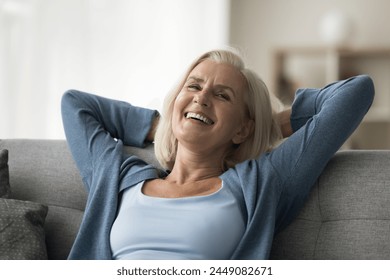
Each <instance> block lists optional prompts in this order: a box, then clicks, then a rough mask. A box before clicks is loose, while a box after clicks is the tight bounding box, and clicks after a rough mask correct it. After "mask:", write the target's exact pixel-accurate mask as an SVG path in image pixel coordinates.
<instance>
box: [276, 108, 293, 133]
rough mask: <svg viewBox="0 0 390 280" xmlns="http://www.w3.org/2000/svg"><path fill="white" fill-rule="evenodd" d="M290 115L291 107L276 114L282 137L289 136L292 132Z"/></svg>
mask: <svg viewBox="0 0 390 280" xmlns="http://www.w3.org/2000/svg"><path fill="white" fill-rule="evenodd" d="M290 117H291V108H289V109H287V110H284V111H282V112H279V113H278V114H276V121H277V122H278V124H279V126H280V130H281V132H282V135H283V138H286V137H289V136H291V135H292V134H293V130H292V127H291V121H290Z"/></svg>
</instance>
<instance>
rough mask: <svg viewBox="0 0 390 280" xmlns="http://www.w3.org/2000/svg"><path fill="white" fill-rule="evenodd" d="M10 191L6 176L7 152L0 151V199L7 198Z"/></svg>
mask: <svg viewBox="0 0 390 280" xmlns="http://www.w3.org/2000/svg"><path fill="white" fill-rule="evenodd" d="M9 191H10V187H9V174H8V150H6V149H3V150H0V197H8V195H9Z"/></svg>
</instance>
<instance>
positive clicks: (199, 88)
mask: <svg viewBox="0 0 390 280" xmlns="http://www.w3.org/2000/svg"><path fill="white" fill-rule="evenodd" d="M188 89H190V90H201V89H202V88H201V87H200V85H197V84H191V85H188Z"/></svg>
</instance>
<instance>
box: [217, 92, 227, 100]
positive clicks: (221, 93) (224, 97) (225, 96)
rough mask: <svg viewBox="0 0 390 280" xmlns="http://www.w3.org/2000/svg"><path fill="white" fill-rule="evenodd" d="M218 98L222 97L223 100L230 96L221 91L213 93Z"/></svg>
mask: <svg viewBox="0 0 390 280" xmlns="http://www.w3.org/2000/svg"><path fill="white" fill-rule="evenodd" d="M215 95H216V96H217V97H218V98H221V99H224V100H230V97H229V95H228V94H226V93H223V92H217V93H216V94H215Z"/></svg>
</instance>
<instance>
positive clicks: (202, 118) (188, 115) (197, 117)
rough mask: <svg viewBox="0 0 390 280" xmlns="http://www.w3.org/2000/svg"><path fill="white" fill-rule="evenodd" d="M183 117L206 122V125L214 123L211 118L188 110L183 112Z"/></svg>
mask: <svg viewBox="0 0 390 280" xmlns="http://www.w3.org/2000/svg"><path fill="white" fill-rule="evenodd" d="M185 118H186V119H193V120H197V121H200V122H202V123H204V124H207V125H212V124H214V122H213V121H212V120H210V119H209V118H207V117H205V116H202V115H200V114H198V113H193V112H188V113H186V114H185Z"/></svg>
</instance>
